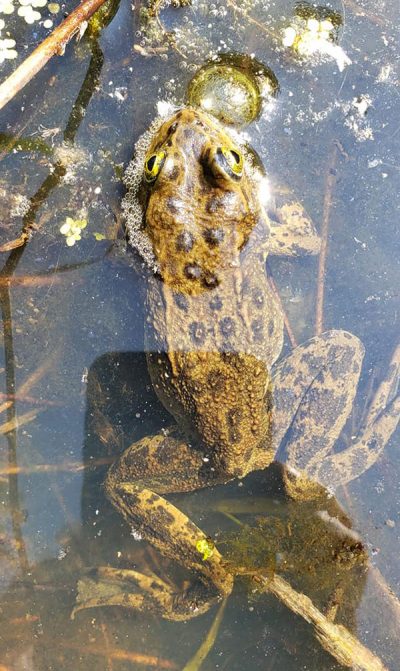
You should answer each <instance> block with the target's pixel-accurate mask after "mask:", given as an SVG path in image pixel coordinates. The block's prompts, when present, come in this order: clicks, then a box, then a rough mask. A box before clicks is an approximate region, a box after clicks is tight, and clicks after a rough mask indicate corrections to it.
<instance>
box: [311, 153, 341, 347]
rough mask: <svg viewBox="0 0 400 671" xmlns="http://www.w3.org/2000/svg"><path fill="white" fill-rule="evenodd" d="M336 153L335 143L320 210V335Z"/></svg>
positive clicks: (317, 315)
mask: <svg viewBox="0 0 400 671" xmlns="http://www.w3.org/2000/svg"><path fill="white" fill-rule="evenodd" d="M337 154H338V147H337V145H336V143H335V144H334V147H333V151H332V154H331V157H330V160H329V163H328V170H327V174H326V179H325V195H324V205H323V211H322V229H321V251H320V254H319V262H318V285H317V300H316V311H315V335H320V334H321V333H322V331H323V327H324V290H325V267H326V259H327V254H328V234H329V218H330V212H331V207H332V192H333V189H334V186H335V183H336V175H335V165H336V160H337Z"/></svg>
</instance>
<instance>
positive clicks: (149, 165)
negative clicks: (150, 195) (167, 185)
mask: <svg viewBox="0 0 400 671" xmlns="http://www.w3.org/2000/svg"><path fill="white" fill-rule="evenodd" d="M166 155H167V154H166V152H165V151H158V152H156V153H155V154H150V156H149V157H148V158H147V159H146V161H145V164H144V178H145V180H146V182H148V183H149V184H152V183H153V182H155V180H156V179H157V177H158V174H159V172H160V170H161V168H162V167H163V165H164V162H165V157H166Z"/></svg>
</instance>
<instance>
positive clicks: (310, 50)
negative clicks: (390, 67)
mask: <svg viewBox="0 0 400 671" xmlns="http://www.w3.org/2000/svg"><path fill="white" fill-rule="evenodd" d="M341 25H342V17H341V15H340V14H339V13H338V12H333V11H332V10H330V9H329V8H328V7H322V6H314V5H309V4H308V3H306V2H304V3H300V4H299V5H297V7H296V10H295V13H294V16H293V19H292V21H291V23H290V25H289V26H286V28H284V30H283V31H282V44H283V46H284V47H290V48H292V49H293V50H294V51H295V52H296V53H297V54H298V55H299V56H301V57H303V58H310V57H311V56H315V55H316V56H320V57H324V56H327V57H329V58H333V59H334V60H335V61H336V63H337V66H338V68H339V70H340V71H342V70H343V69H344V68H345V67H346V65H350V63H351V60H350V58H349V57H348V56H347V54H346V53H345V52H344V51H343V49H342V47H340V46H339V45H338V44H337V41H338V37H339V28H340V26H341Z"/></svg>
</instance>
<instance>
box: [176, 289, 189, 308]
mask: <svg viewBox="0 0 400 671" xmlns="http://www.w3.org/2000/svg"><path fill="white" fill-rule="evenodd" d="M174 301H175V304H176V305H177V306H178V308H180V309H181V310H187V309H188V307H189V301H188V299H187V298H186V296H185V295H184V294H179V293H174Z"/></svg>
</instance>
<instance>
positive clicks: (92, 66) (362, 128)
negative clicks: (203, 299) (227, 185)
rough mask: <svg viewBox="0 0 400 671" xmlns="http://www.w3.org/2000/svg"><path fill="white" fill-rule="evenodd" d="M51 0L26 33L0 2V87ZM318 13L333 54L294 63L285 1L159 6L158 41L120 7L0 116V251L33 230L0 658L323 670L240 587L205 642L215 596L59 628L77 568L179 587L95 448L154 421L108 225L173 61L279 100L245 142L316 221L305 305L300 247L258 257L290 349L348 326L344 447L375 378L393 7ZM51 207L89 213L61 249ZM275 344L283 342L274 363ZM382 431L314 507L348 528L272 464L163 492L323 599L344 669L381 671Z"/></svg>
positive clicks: (18, 349) (388, 491)
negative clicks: (266, 80) (369, 653)
mask: <svg viewBox="0 0 400 671" xmlns="http://www.w3.org/2000/svg"><path fill="white" fill-rule="evenodd" d="M20 4H21V6H22V3H20ZM15 5H17V3H15ZM33 6H34V5H33ZM49 7H50V6H45V7H42V8H40V7H37V8H36V10H35V11H37V10H39V11H40V12H41V14H42V17H41V19H40V20H37V21H35V22H34V23H32V24H29V23H27V22H26V21H25V20H24V19H23V17H21V16H19V15H18V14H17V11H16V7H15V11H14V13H9V14H7V13H2V14H0V17H3V18H4V23H5V25H4V27H3V29H2V38H3V39H5V38H6V39H14V40H15V43H16V45H15V47H14V48H15V51H16V52H17V58H16V59H11V58H9V59H5V60H3V63H2V64H0V76H1V78H2V79H3V78H5V77H6V76H7V75H8V74H10V72H11V71H12V70H13V68H14V67H15V63H17V64H18V63H19V62H20V61H22V60H23V58H24V57H25V55H26V54H27V53H29V52H30V51H31V50H32V49H33V48H34V47H35V46H36V45H37V44H38V43H39V42H40V41H41V40H42V39H43V38H44V37H45V36H46V35H47V34H48V33H49V30H50V28H49V27H46V26H45V25H44V21H46V20H51V21H53V22H54V24H57V23H58V22H59V21H60V20H61V18H62V16H63V15H64V14H65V13H68V12H69V11H71V10H72V9H73V5H72V4H71V3H69V2H68V3H65V4H61V6H60V7H59V8H58V11H57V7H54V3H53V10H54V13H52V12H51V11H50V10H49ZM329 7H330V8H331V9H332V10H334V11H336V12H338V13H339V14H340V15H341V17H342V20H343V24H342V26H341V27H340V28H339V35H338V45H340V47H341V49H342V50H343V52H340V55H339V56H338V55H337V53H336V55H334V56H329V55H325V57H321V58H317V56H316V55H313V56H312V57H309V58H302V59H301V58H298V57H296V55H295V54H294V52H293V50H292V49H290V48H288V47H284V46H283V44H282V34H283V31H284V29H285V28H287V27H288V26H289V25H290V24H291V21H292V17H293V12H294V9H295V5H294V3H293V2H288V1H287V0H282V1H279V0H276V1H275V2H266V1H265V0H246V1H245V2H237V3H235V2H234V0H216V1H215V2H214V3H206V2H202V1H201V0H193V2H192V5H191V6H187V7H181V8H172V7H166V8H164V9H162V11H161V13H160V14H159V18H160V20H161V21H162V26H164V29H165V31H168V32H169V33H170V34H171V35H173V39H172V38H170V39H169V40H168V39H165V35H164V39H163V36H162V35H160V33H159V31H160V26H159V25H158V24H157V22H154V21H150V22H149V20H148V16H147V14H146V12H145V11H143V10H144V9H146V8H145V7H144V5H142V6H141V3H140V2H135V3H134V7H133V9H132V7H131V3H130V2H129V1H127V0H121V4H120V6H119V8H115V7H114V8H113V9H114V11H115V10H117V11H115V14H114V16H112V14H110V16H109V20H108V22H107V25H106V26H105V27H104V28H103V29H102V30H101V31H100V32H98V33H93V32H92V34H91V35H86V36H85V35H84V36H83V37H82V39H81V40H80V41H73V42H72V43H71V44H70V45H69V46H67V48H66V51H65V55H64V56H63V57H56V58H54V59H53V60H52V61H50V63H49V64H48V65H47V66H46V67H45V68H44V69H43V70H42V71H41V72H40V73H39V74H38V75H37V76H36V78H35V79H33V81H32V82H30V83H29V84H28V85H27V86H26V88H25V89H24V90H23V91H22V92H21V93H19V94H18V95H17V96H16V98H15V99H14V100H12V101H11V102H10V103H9V104H8V106H7V107H5V108H4V109H3V110H2V111H1V112H0V119H1V127H0V161H1V171H0V213H1V216H0V245H6V243H8V242H10V241H12V240H15V239H16V238H17V237H18V236H19V235H20V233H21V230H23V229H24V230H28V231H29V232H30V233H31V236H30V239H29V241H28V242H27V243H26V244H25V245H23V246H20V247H17V248H15V249H13V250H8V251H7V250H6V251H3V252H2V253H1V254H0V263H1V271H0V305H1V313H2V319H3V322H2V336H1V341H0V342H1V348H0V359H1V361H0V373H1V387H0V409H1V411H2V417H1V420H2V424H1V425H0V441H1V442H0V445H1V451H0V458H1V463H0V488H1V497H0V501H1V511H2V514H1V518H0V524H1V527H0V538H1V545H0V567H1V570H0V580H1V583H0V584H1V590H2V605H1V610H0V617H1V628H0V651H1V656H0V669H1V670H3V669H4V670H6V669H7V670H10V671H11V670H12V671H14V670H15V671H20V670H21V671H22V670H24V671H25V670H31V669H35V670H37V671H44V670H45V669H49V670H50V669H60V668H62V669H74V670H75V671H76V669H82V670H83V669H85V670H86V669H92V668H93V669H94V668H96V669H105V670H107V671H110V670H111V671H117V670H118V671H120V670H121V671H123V670H124V669H136V668H137V669H142V668H157V669H162V668H171V669H183V668H188V669H189V668H190V669H197V668H202V669H204V670H207V669H221V670H222V669H233V670H235V669H246V670H247V669H248V670H250V669H251V670H252V669H263V670H264V671H269V670H272V669H273V670H274V671H280V670H281V669H282V670H283V669H285V670H292V669H293V671H294V670H295V669H296V670H298V669H306V670H307V671H314V670H315V671H317V670H318V671H333V670H337V671H338V670H339V669H342V668H345V667H344V666H342V665H341V664H340V662H339V661H336V660H335V659H334V657H332V656H331V655H329V654H328V653H327V652H326V651H324V649H323V647H322V646H321V644H320V643H319V642H318V640H317V638H316V637H315V635H314V630H313V627H312V626H311V625H310V624H308V623H307V622H305V620H304V619H303V618H301V617H299V616H297V615H294V614H293V612H291V610H290V609H289V608H288V607H287V606H286V605H285V604H284V603H283V602H282V600H281V599H279V598H276V596H273V595H272V594H266V593H262V590H260V589H259V590H257V589H255V584H254V582H252V581H251V580H250V578H249V577H247V578H245V577H240V578H238V579H237V580H236V584H235V589H234V592H233V594H232V596H230V598H229V599H228V601H227V604H226V607H225V610H224V612H223V614H222V613H220V617H219V620H217V625H218V632H217V636H216V639H215V641H214V643H213V642H212V641H211V640H210V638H208V639H207V636H208V634H209V631H210V628H211V627H212V625H213V622H214V620H215V618H216V614H217V607H213V608H211V609H210V610H209V611H208V612H207V614H205V615H202V616H199V617H197V618H193V619H191V620H188V621H186V622H168V621H166V620H163V619H161V618H160V617H158V616H157V615H155V614H152V613H138V612H135V611H130V610H127V609H122V608H118V607H108V608H107V607H104V608H94V609H87V610H83V611H80V612H78V613H77V614H76V616H75V619H71V612H72V609H73V607H74V604H75V598H76V589H77V583H78V580H79V579H80V578H81V577H82V576H83V575H84V574H85V572H87V570H88V569H91V568H93V567H99V566H105V565H109V566H114V567H120V568H135V569H136V570H138V571H144V572H146V571H147V572H148V571H150V572H152V573H153V574H157V575H159V576H161V577H162V578H163V579H164V580H166V581H167V582H169V583H170V584H175V585H178V586H182V585H184V584H185V581H186V580H187V577H188V576H187V574H186V573H185V572H184V571H183V569H181V568H180V567H179V565H178V564H177V563H176V562H173V561H171V560H167V559H165V558H163V557H162V556H161V555H159V554H158V553H157V552H156V551H155V550H154V549H153V548H152V547H151V546H150V545H149V544H147V543H146V542H144V541H142V540H139V539H137V538H136V537H135V535H132V533H131V531H130V529H129V526H128V525H127V524H126V523H125V522H124V520H123V519H122V517H120V516H119V515H118V514H117V512H115V511H114V510H113V509H112V506H111V504H110V503H109V502H108V501H107V500H106V498H105V495H104V490H103V487H102V483H103V481H104V478H105V474H106V472H107V469H108V466H109V464H110V463H111V462H112V461H113V458H114V457H115V455H117V454H120V453H121V452H122V451H123V449H124V448H126V447H127V446H128V445H130V444H131V443H132V442H134V441H136V440H139V439H140V438H142V437H144V436H147V435H151V434H154V433H157V432H160V431H161V430H162V429H164V428H165V427H168V426H169V425H170V423H171V418H170V415H169V413H168V412H167V411H166V410H165V409H164V408H163V406H162V405H161V403H160V401H159V400H158V398H157V396H156V395H155V393H154V390H153V388H152V384H151V380H150V377H149V374H148V372H147V366H146V359H145V354H144V339H143V326H144V322H145V318H146V313H145V301H144V293H145V272H144V270H143V272H142V270H141V266H140V263H137V261H136V262H134V261H133V258H132V255H130V254H127V253H121V251H120V250H119V247H120V245H118V244H116V243H115V238H116V237H119V238H120V239H121V238H123V223H122V221H121V199H122V197H123V194H124V187H123V184H122V181H121V175H122V172H123V169H124V167H125V166H126V165H127V163H128V162H129V160H130V159H131V157H132V153H133V150H134V145H135V142H136V141H137V139H138V138H139V136H140V135H141V134H142V133H143V132H144V131H145V130H146V128H147V127H148V126H149V125H150V123H151V122H152V120H153V119H154V118H155V116H156V115H157V104H158V103H159V102H160V101H167V102H169V103H172V104H173V105H177V106H179V105H180V104H182V102H183V101H184V100H185V92H186V90H187V85H188V83H189V81H190V79H191V77H192V76H193V74H194V72H195V71H196V70H197V69H198V68H199V67H200V66H201V65H203V63H204V62H205V61H206V60H207V59H209V58H210V57H212V56H214V55H216V54H217V53H220V52H233V51H235V52H241V53H245V54H254V56H255V57H256V58H257V59H258V60H259V61H260V62H262V63H263V64H265V65H266V66H267V67H269V68H271V70H272V71H273V72H274V74H275V76H276V77H277V80H278V82H279V87H280V93H279V96H277V97H276V98H275V99H274V100H272V99H267V100H265V101H264V105H263V109H262V111H261V115H260V116H259V118H258V119H257V120H256V121H254V122H253V123H251V124H250V125H248V126H247V127H246V128H245V129H244V132H245V133H246V137H247V139H248V142H249V144H250V145H251V146H252V147H253V148H254V150H255V151H256V152H257V154H258V156H259V157H260V158H261V161H262V162H263V164H264V166H265V169H266V173H267V175H268V177H269V178H270V179H271V181H272V182H273V184H274V185H275V186H277V188H278V187H279V188H280V187H281V186H282V185H283V186H284V189H290V192H291V193H293V194H295V197H296V198H297V199H298V200H300V201H301V203H302V204H303V205H304V207H305V208H306V210H307V212H308V213H309V214H310V216H311V217H312V219H313V221H314V222H315V224H316V226H317V228H318V229H319V230H320V231H321V230H325V231H326V233H327V249H326V259H325V272H324V273H323V274H324V302H323V312H321V267H320V265H319V260H318V257H307V258H298V259H295V258H285V257H282V258H278V257H271V258H270V259H269V261H268V273H269V275H270V276H271V277H272V278H273V281H274V283H275V285H276V288H277V291H278V292H279V295H280V297H281V301H282V303H283V306H284V309H285V312H286V315H287V319H288V321H289V322H290V325H291V331H292V333H293V336H294V338H295V340H296V342H298V343H301V342H303V341H305V340H307V339H308V338H310V337H312V336H313V335H314V334H315V333H316V331H318V330H320V327H321V316H322V320H323V324H322V325H323V328H324V329H331V328H339V329H346V330H348V331H350V332H352V333H354V334H355V335H357V336H358V337H359V338H360V339H361V340H362V342H363V344H364V346H365V349H366V355H365V360H364V366H363V369H362V376H361V382H360V386H359V391H358V395H357V399H356V402H355V404H354V411H353V413H352V416H351V418H350V420H349V422H348V423H347V425H346V427H345V431H344V434H343V436H342V438H341V445H342V446H343V445H346V444H347V443H348V441H350V440H351V437H352V436H353V435H354V434H356V433H357V430H358V428H359V426H360V424H361V422H362V418H363V416H364V415H365V408H366V407H367V405H368V403H370V401H371V399H372V398H373V394H374V391H375V390H376V389H377V388H378V386H379V384H380V383H381V382H382V380H384V378H385V374H386V371H387V369H388V367H389V363H390V360H391V357H392V354H393V351H394V350H395V348H396V346H397V345H398V338H399V307H400V304H399V286H400V264H399V259H400V238H399V233H398V228H399V202H398V195H397V194H398V193H399V192H400V165H399V162H398V156H399V149H400V132H399V130H400V126H399V115H398V105H399V85H400V72H399V60H398V43H399V24H400V11H399V7H398V2H395V1H394V0H379V1H378V2H376V1H375V2H372V0H360V1H359V2H354V1H353V0H343V2H338V3H333V4H331V5H329ZM2 8H3V5H0V11H2ZM3 9H4V8H3ZM32 11H34V10H32ZM0 25H2V24H0ZM46 25H47V26H48V25H49V24H46ZM2 48H3V49H5V46H4V45H3V47H2ZM10 48H11V47H10ZM343 54H344V55H345V57H346V58H345V61H343ZM350 61H351V62H350ZM67 218H71V219H72V220H74V221H80V222H83V221H84V222H85V223H86V222H87V223H86V226H85V227H82V228H81V229H79V225H78V230H77V229H75V231H76V230H77V236H76V237H79V234H80V238H81V239H77V240H76V241H74V242H75V244H72V245H70V246H69V245H67V244H66V242H67V237H68V236H67V234H66V232H67V233H68V231H67V229H66V228H65V224H66V221H67ZM63 226H64V229H63V231H64V233H63V232H62V231H60V228H62V227H63ZM67 228H68V227H67ZM70 234H71V232H70ZM3 249H5V248H3ZM318 287H319V289H318ZM318 292H319V294H318ZM318 295H319V297H318ZM318 305H319V307H318ZM318 310H319V317H318V319H317V320H316V311H318ZM318 320H319V321H318ZM291 346H292V345H291V342H290V339H289V338H288V337H287V335H286V341H285V346H284V352H285V353H289V352H290V350H291ZM346 441H347V442H346ZM398 443H399V432H398V431H397V432H395V433H394V434H393V436H392V438H391V439H390V441H389V442H388V444H387V445H386V447H385V450H384V451H383V454H382V455H381V456H380V458H379V459H378V461H377V462H376V463H375V464H374V465H373V466H372V467H371V468H370V469H369V470H367V471H366V472H365V473H363V474H362V475H360V477H358V478H357V479H355V480H353V481H351V482H350V483H348V484H347V485H346V486H345V487H340V486H339V487H338V488H337V489H336V490H335V497H336V499H331V500H330V502H328V503H327V506H330V505H332V506H333V505H335V501H336V502H337V504H338V505H339V506H341V508H342V510H341V511H340V512H339V517H340V519H341V520H345V523H346V524H350V522H349V520H351V524H352V529H353V531H354V533H353V532H352V533H351V534H350V532H349V533H348V532H343V528H342V527H340V525H338V524H336V526H335V524H329V519H332V517H331V518H329V515H331V516H332V515H334V513H332V511H331V510H330V509H329V515H328V513H326V511H321V509H317V508H316V507H315V506H313V504H312V503H294V502H293V501H290V500H289V499H288V498H286V497H285V495H284V493H283V490H282V478H281V473H280V470H279V468H278V467H277V466H273V467H272V468H270V469H268V471H267V472H266V473H263V472H258V473H254V474H251V475H249V476H248V477H247V478H245V479H244V480H241V481H238V480H234V481H232V482H230V483H229V484H227V485H223V486H216V487H212V488H209V489H202V490H199V491H196V492H193V493H185V494H174V495H173V496H171V497H170V498H171V500H172V501H173V502H174V503H175V504H176V505H177V506H179V508H181V509H182V510H184V511H185V513H186V514H187V515H188V516H189V517H190V518H191V519H193V520H194V521H195V522H196V524H198V526H199V527H200V528H202V529H203V530H205V531H206V533H207V534H209V535H210V537H211V538H212V539H213V541H215V542H216V544H217V547H218V549H219V550H220V551H221V552H222V553H226V554H227V556H229V557H230V558H231V561H235V562H236V563H238V564H240V565H241V566H246V567H247V569H248V571H251V570H253V571H256V572H258V573H261V574H262V575H263V576H264V577H266V578H267V579H270V580H273V576H274V575H275V571H276V574H279V575H282V576H283V577H285V578H286V579H287V580H288V581H289V582H290V584H291V585H292V587H293V588H294V589H296V590H297V591H298V592H303V593H304V594H307V595H308V596H309V597H311V598H312V599H313V601H314V603H315V604H316V605H317V606H318V608H319V609H320V610H321V612H324V613H328V614H329V613H330V614H332V612H333V610H334V611H335V613H336V610H337V613H336V618H335V622H337V623H342V624H344V625H345V626H346V627H348V629H349V630H351V631H352V633H353V634H354V635H355V636H356V637H357V638H358V639H360V640H361V641H362V643H363V644H364V645H365V646H367V647H368V648H370V649H371V650H373V651H374V653H376V654H377V655H379V657H380V658H381V660H383V664H384V665H385V667H383V666H382V667H379V666H365V667H362V668H365V669H372V668H374V669H375V668H387V669H389V670H390V671H395V670H396V669H398V668H399V666H400V645H399V637H398V630H399V622H400V601H399V600H398V599H400V570H399V563H398V555H399V533H400V531H399V530H400V489H399V484H398V483H399V481H400V478H399V473H400V458H399V454H398V450H397V449H396V448H397V447H398ZM331 485H332V488H333V489H334V488H335V483H334V482H333V483H331ZM321 512H323V513H324V514H323V515H322V516H321ZM327 519H328V521H326V520H327ZM324 520H325V521H326V524H323V522H324ZM329 534H330V535H329ZM349 539H350V540H352V542H350V540H349ZM367 555H368V560H367V559H366V556H367ZM249 567H250V568H249ZM251 567H252V568H251ZM203 642H205V647H206V648H207V650H208V655H207V656H205V655H204V657H205V658H204V661H202V664H201V666H200V662H198V659H197V661H196V660H193V658H195V655H196V652H197V651H198V649H199V648H200V646H201V644H202V643H203ZM190 660H192V666H189V662H190ZM186 664H188V666H187V667H186V666H185V665H186ZM360 668H361V667H360Z"/></svg>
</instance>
